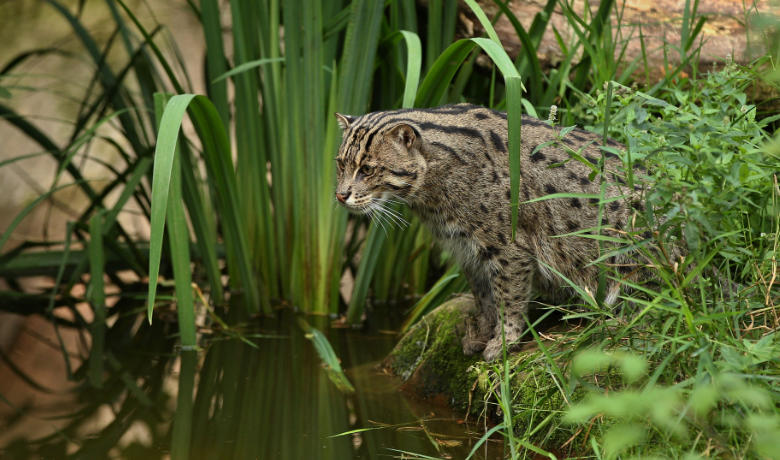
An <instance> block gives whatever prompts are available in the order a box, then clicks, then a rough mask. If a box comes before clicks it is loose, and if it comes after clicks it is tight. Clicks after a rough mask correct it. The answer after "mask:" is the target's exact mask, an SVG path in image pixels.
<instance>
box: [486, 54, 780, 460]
mask: <svg viewBox="0 0 780 460" xmlns="http://www.w3.org/2000/svg"><path fill="white" fill-rule="evenodd" d="M753 81H754V76H753V73H752V70H751V69H750V68H745V67H740V66H737V65H735V64H733V63H727V65H726V66H725V67H724V68H723V69H721V70H718V71H713V72H710V73H709V74H707V75H706V76H704V77H703V78H701V79H686V80H683V81H679V82H677V83H676V84H675V85H672V86H670V87H668V88H664V89H662V90H660V91H658V92H657V93H656V94H655V95H654V96H650V95H649V94H646V93H642V92H640V91H636V90H633V89H630V88H627V87H624V86H621V85H614V87H613V88H612V89H614V88H616V89H615V90H614V91H610V90H607V91H605V92H603V93H598V94H596V95H595V96H593V97H587V98H586V99H585V108H584V112H585V113H587V114H588V116H589V117H590V122H591V124H592V126H590V127H591V128H592V129H593V128H595V129H596V130H598V131H599V132H607V133H609V135H610V136H612V137H615V138H617V139H619V140H621V141H623V142H625V143H626V145H627V150H626V153H625V156H624V160H625V163H626V166H627V167H626V168H625V171H624V172H625V176H624V177H622V178H620V179H619V180H620V181H622V182H623V183H625V184H627V185H629V186H631V185H634V184H636V185H637V186H638V187H640V188H641V189H642V190H643V193H644V203H645V205H644V206H640V207H637V209H636V212H635V215H634V219H633V227H632V228H629V229H625V230H622V231H616V230H615V229H610V228H608V226H604V227H602V228H601V229H599V231H600V232H601V233H611V234H613V235H615V236H617V237H619V238H621V241H622V243H621V244H620V245H618V247H614V248H603V249H604V251H605V252H604V254H602V257H601V258H600V261H605V260H609V257H610V256H611V255H613V254H616V253H618V252H624V251H632V252H634V253H635V254H637V258H638V260H637V263H638V265H641V266H643V269H644V270H646V271H647V272H648V273H649V275H650V276H648V277H647V279H642V280H641V281H629V280H628V279H626V278H625V275H624V274H621V273H620V272H619V271H618V270H617V269H616V267H611V266H609V264H604V266H603V267H602V268H603V272H604V273H605V276H606V277H609V278H612V279H615V280H617V281H619V282H620V283H622V284H623V285H624V290H623V294H622V296H621V297H620V300H619V301H618V304H617V305H615V306H607V305H601V304H597V305H595V306H594V303H593V301H592V300H593V299H582V300H581V302H583V305H586V306H588V307H587V310H586V312H585V313H582V312H581V311H580V312H578V311H577V308H574V309H572V310H571V311H567V313H568V314H567V316H566V318H568V319H581V318H588V319H589V321H588V322H586V323H584V324H583V326H582V328H577V329H576V330H575V331H572V332H568V333H564V334H563V337H562V338H561V343H566V345H565V346H556V347H550V349H544V350H543V351H544V353H543V355H542V361H543V363H542V364H541V365H542V366H544V367H545V368H547V369H549V370H550V375H553V376H556V377H557V380H558V386H557V388H555V389H554V391H555V392H556V393H557V394H558V397H557V398H556V399H552V398H550V399H547V400H546V401H545V402H544V403H541V402H537V403H535V404H534V406H533V407H532V408H530V410H538V411H540V413H543V412H542V410H544V411H547V413H548V414H549V415H548V418H545V419H543V422H546V425H547V427H546V429H545V430H528V429H527V428H524V426H525V423H526V419H525V417H526V415H525V411H524V410H523V409H522V403H520V401H522V400H523V399H524V398H523V397H522V396H521V395H518V394H514V393H510V392H507V391H506V390H502V388H503V387H502V386H501V385H497V386H496V388H497V391H496V397H497V399H498V400H499V401H500V400H501V398H505V399H506V398H510V399H511V400H512V401H513V413H512V420H514V421H516V422H518V423H512V424H507V423H504V426H505V436H507V437H511V438H515V440H516V441H524V442H526V443H530V444H531V445H534V446H545V447H547V446H549V447H555V448H558V447H561V446H563V447H564V448H563V449H562V450H561V451H556V454H557V455H564V456H571V455H596V456H597V457H598V458H618V457H624V456H628V457H637V458H639V457H641V458H648V457H658V458H682V457H687V458H700V457H713V456H714V457H729V458H731V457H733V458H777V457H778V456H780V452H779V451H778V447H777V443H776V440H777V439H780V412H779V411H778V407H780V387H779V386H778V382H780V366H779V364H780V363H779V362H778V359H777V357H778V356H780V340H779V339H778V335H777V330H778V327H780V319H778V318H779V317H780V315H779V314H778V311H777V303H778V299H780V288H779V287H778V282H777V252H778V251H777V250H778V241H779V236H778V229H779V228H780V218H779V217H778V216H780V188H778V177H777V175H778V172H779V171H780V156H779V155H778V152H777V149H774V150H773V148H772V145H774V144H772V136H771V135H770V132H769V127H770V126H771V123H773V122H776V121H777V118H778V117H769V118H764V119H758V118H757V117H756V116H755V110H756V107H755V105H752V104H751V103H750V102H749V101H748V99H747V96H746V90H747V88H748V86H749V85H750V84H751V83H752V82H753ZM605 106H607V107H608V108H610V109H611V110H610V111H609V112H607V111H605V110H604V107H605ZM605 120H608V121H605ZM605 123H606V124H607V126H606V129H604V125H605ZM628 165H631V167H628ZM639 166H641V167H639ZM605 180H608V179H606V178H605ZM642 235H645V236H646V237H647V238H645V237H643V236H642ZM600 263H601V262H600ZM575 302H576V301H575ZM534 335H535V332H534ZM537 341H538V342H539V343H540V346H541V345H542V342H541V341H540V340H539V339H538V337H537ZM511 366H512V363H511V362H510V364H509V367H510V368H511ZM512 375H513V374H512V373H504V374H503V376H502V374H500V373H497V376H500V377H499V380H504V379H507V378H509V377H511V376H512ZM558 376H560V377H558ZM507 388H508V387H507ZM548 402H553V403H557V407H555V408H551V407H550V404H548ZM564 414H565V415H564ZM520 421H523V423H520ZM509 427H514V429H508V430H507V429H506V428H509ZM555 432H557V433H559V434H562V433H570V434H571V436H570V437H569V438H568V439H567V440H566V442H564V443H560V442H559V441H560V439H561V437H560V436H551V435H550V434H549V433H555ZM520 452H522V450H518V452H517V453H514V451H512V455H511V456H512V458H515V457H520V456H521V455H522V454H521V453H520Z"/></svg>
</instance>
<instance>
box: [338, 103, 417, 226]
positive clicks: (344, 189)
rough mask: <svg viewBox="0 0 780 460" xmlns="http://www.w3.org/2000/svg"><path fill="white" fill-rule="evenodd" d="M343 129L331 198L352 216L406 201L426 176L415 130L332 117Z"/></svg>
mask: <svg viewBox="0 0 780 460" xmlns="http://www.w3.org/2000/svg"><path fill="white" fill-rule="evenodd" d="M336 118H338V121H339V125H340V126H341V129H342V130H343V137H342V141H341V147H339V153H338V156H336V163H337V165H338V183H337V185H336V199H337V200H338V201H339V202H340V203H341V204H342V205H344V206H345V207H346V208H347V209H349V210H350V211H352V212H356V213H363V214H365V213H371V212H372V211H375V210H377V209H378V208H380V207H384V205H385V204H387V203H388V202H390V201H392V200H397V201H405V202H409V201H410V200H411V199H412V198H413V196H414V193H415V191H416V190H417V189H418V188H419V185H420V183H421V182H422V179H423V176H424V174H425V160H424V159H423V157H422V153H421V151H420V146H421V139H420V133H419V131H418V130H417V129H416V128H415V127H414V126H412V125H411V124H409V123H406V122H401V121H391V120H386V119H382V115H381V113H380V114H376V113H374V114H368V115H364V116H361V117H352V116H348V115H341V114H338V113H337V114H336Z"/></svg>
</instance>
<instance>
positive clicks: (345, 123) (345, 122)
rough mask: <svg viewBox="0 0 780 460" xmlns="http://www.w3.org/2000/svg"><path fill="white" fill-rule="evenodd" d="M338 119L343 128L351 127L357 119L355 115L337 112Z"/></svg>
mask: <svg viewBox="0 0 780 460" xmlns="http://www.w3.org/2000/svg"><path fill="white" fill-rule="evenodd" d="M336 119H337V120H338V121H339V126H341V129H347V128H349V127H350V126H351V125H352V123H353V122H354V121H355V117H353V116H351V115H342V114H340V113H336Z"/></svg>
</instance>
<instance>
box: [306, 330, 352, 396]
mask: <svg viewBox="0 0 780 460" xmlns="http://www.w3.org/2000/svg"><path fill="white" fill-rule="evenodd" d="M298 324H299V325H300V326H301V328H302V329H303V330H304V331H305V332H306V338H307V339H309V340H311V342H312V343H313V344H314V349H315V350H317V354H318V355H320V359H322V362H323V364H324V369H325V373H326V374H327V375H328V378H329V379H330V381H331V382H333V384H334V385H336V388H338V389H339V391H341V392H342V393H354V392H355V387H353V386H352V383H350V381H349V379H348V378H347V376H346V375H344V370H343V369H342V368H341V360H339V358H338V356H336V352H335V351H333V347H331V346H330V342H328V338H327V337H325V335H324V334H323V333H322V332H320V331H319V330H317V329H315V328H313V327H311V325H309V323H307V322H306V320H305V319H303V318H301V317H298Z"/></svg>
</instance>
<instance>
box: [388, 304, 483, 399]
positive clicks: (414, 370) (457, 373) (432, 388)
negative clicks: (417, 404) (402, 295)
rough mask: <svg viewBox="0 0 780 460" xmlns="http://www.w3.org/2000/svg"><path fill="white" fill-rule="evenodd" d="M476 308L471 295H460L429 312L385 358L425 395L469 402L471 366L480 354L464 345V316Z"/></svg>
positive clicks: (402, 376)
mask: <svg viewBox="0 0 780 460" xmlns="http://www.w3.org/2000/svg"><path fill="white" fill-rule="evenodd" d="M473 308H474V300H473V298H472V297H471V296H460V297H456V298H454V299H452V300H450V301H448V302H445V303H444V304H442V305H441V306H440V307H438V308H437V309H436V310H434V311H432V312H430V313H428V314H427V315H425V316H424V317H423V318H422V319H421V320H420V322H418V323H417V324H416V325H415V326H414V327H412V329H410V330H409V332H408V333H407V334H406V335H405V336H404V337H403V338H402V339H401V341H400V342H399V343H398V345H396V347H395V349H393V351H392V352H391V353H390V355H389V356H388V358H387V359H386V361H385V364H386V366H387V367H388V368H389V369H390V370H392V372H393V373H394V374H396V375H398V376H400V377H401V378H402V379H403V380H404V382H407V384H408V386H411V387H413V388H414V389H415V390H416V391H418V392H419V393H421V394H422V395H423V396H444V397H445V398H446V401H447V402H448V403H449V404H450V405H451V406H452V407H454V408H457V409H465V408H466V407H467V406H468V400H469V392H470V390H471V387H472V385H473V382H474V379H473V376H472V373H471V372H470V371H469V368H470V367H471V366H472V365H473V364H474V363H476V362H477V361H478V360H479V358H480V357H479V356H465V355H464V354H463V350H462V347H461V339H460V337H461V335H462V327H463V326H462V325H463V323H464V319H465V318H466V316H467V315H468V314H469V312H470V311H471V310H472V309H473Z"/></svg>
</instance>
